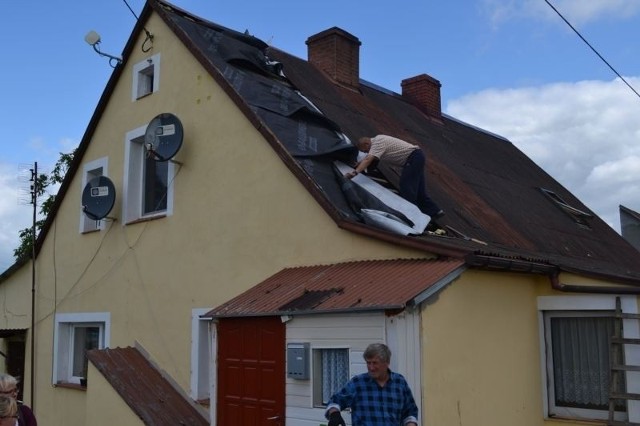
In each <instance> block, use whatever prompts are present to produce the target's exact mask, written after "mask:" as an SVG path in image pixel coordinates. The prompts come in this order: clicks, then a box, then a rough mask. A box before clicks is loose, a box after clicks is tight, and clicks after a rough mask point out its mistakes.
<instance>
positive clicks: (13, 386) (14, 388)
mask: <svg viewBox="0 0 640 426" xmlns="http://www.w3.org/2000/svg"><path fill="white" fill-rule="evenodd" d="M0 395H7V396H10V397H13V398H16V397H17V396H18V379H16V378H15V377H13V376H12V375H10V374H0Z"/></svg>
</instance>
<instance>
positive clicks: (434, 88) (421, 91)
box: [401, 74, 442, 121]
mask: <svg viewBox="0 0 640 426" xmlns="http://www.w3.org/2000/svg"><path fill="white" fill-rule="evenodd" d="M401 87H402V97H403V98H405V99H407V100H408V101H410V102H411V103H412V104H414V105H415V106H416V107H418V108H419V109H420V110H421V111H422V112H424V113H425V114H427V115H428V116H430V117H432V118H435V119H436V120H438V121H441V120H442V106H441V101H440V87H442V84H440V82H439V81H438V80H436V79H435V78H433V77H431V76H430V75H427V74H420V75H417V76H415V77H411V78H407V79H405V80H402V84H401Z"/></svg>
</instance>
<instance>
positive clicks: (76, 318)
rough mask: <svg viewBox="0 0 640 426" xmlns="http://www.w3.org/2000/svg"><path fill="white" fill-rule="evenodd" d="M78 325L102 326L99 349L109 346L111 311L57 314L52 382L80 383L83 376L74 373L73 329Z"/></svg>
mask: <svg viewBox="0 0 640 426" xmlns="http://www.w3.org/2000/svg"><path fill="white" fill-rule="evenodd" d="M77 326H91V327H99V328H100V342H99V345H98V348H99V349H104V348H108V347H109V340H110V338H109V336H110V335H111V314H110V313H109V312H83V313H71V314H56V317H55V328H54V336H53V374H52V383H53V384H54V385H56V384H62V383H73V384H80V379H81V377H78V376H74V375H73V374H72V371H73V370H72V365H73V329H74V327H77Z"/></svg>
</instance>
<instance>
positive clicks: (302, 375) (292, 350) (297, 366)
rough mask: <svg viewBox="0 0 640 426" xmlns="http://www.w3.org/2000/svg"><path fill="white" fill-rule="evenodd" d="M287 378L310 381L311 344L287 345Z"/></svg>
mask: <svg viewBox="0 0 640 426" xmlns="http://www.w3.org/2000/svg"><path fill="white" fill-rule="evenodd" d="M287 377H288V378H290V379H299V380H307V379H309V343H288V344H287Z"/></svg>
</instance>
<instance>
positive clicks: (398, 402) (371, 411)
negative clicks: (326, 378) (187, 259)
mask: <svg viewBox="0 0 640 426" xmlns="http://www.w3.org/2000/svg"><path fill="white" fill-rule="evenodd" d="M363 357H364V359H365V361H367V372H366V373H363V374H359V375H357V376H354V377H353V378H352V379H351V380H349V381H348V382H347V384H346V385H344V387H343V388H342V389H341V390H339V391H338V392H336V393H335V394H334V395H333V396H332V397H331V398H330V399H329V404H328V405H327V409H326V411H325V417H326V418H327V419H328V420H329V426H346V424H345V422H344V419H343V418H342V415H341V414H340V411H341V410H344V409H345V408H351V420H352V422H353V423H352V424H353V426H403V425H406V426H418V407H417V406H416V402H415V401H414V399H413V394H412V393H411V389H409V385H408V384H407V381H406V380H405V378H404V377H403V376H402V375H401V374H398V373H394V372H392V371H391V370H390V369H389V362H390V361H391V350H389V348H388V347H387V345H385V344H383V343H372V344H370V345H369V346H368V347H367V349H366V350H365V351H364V354H363Z"/></svg>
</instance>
